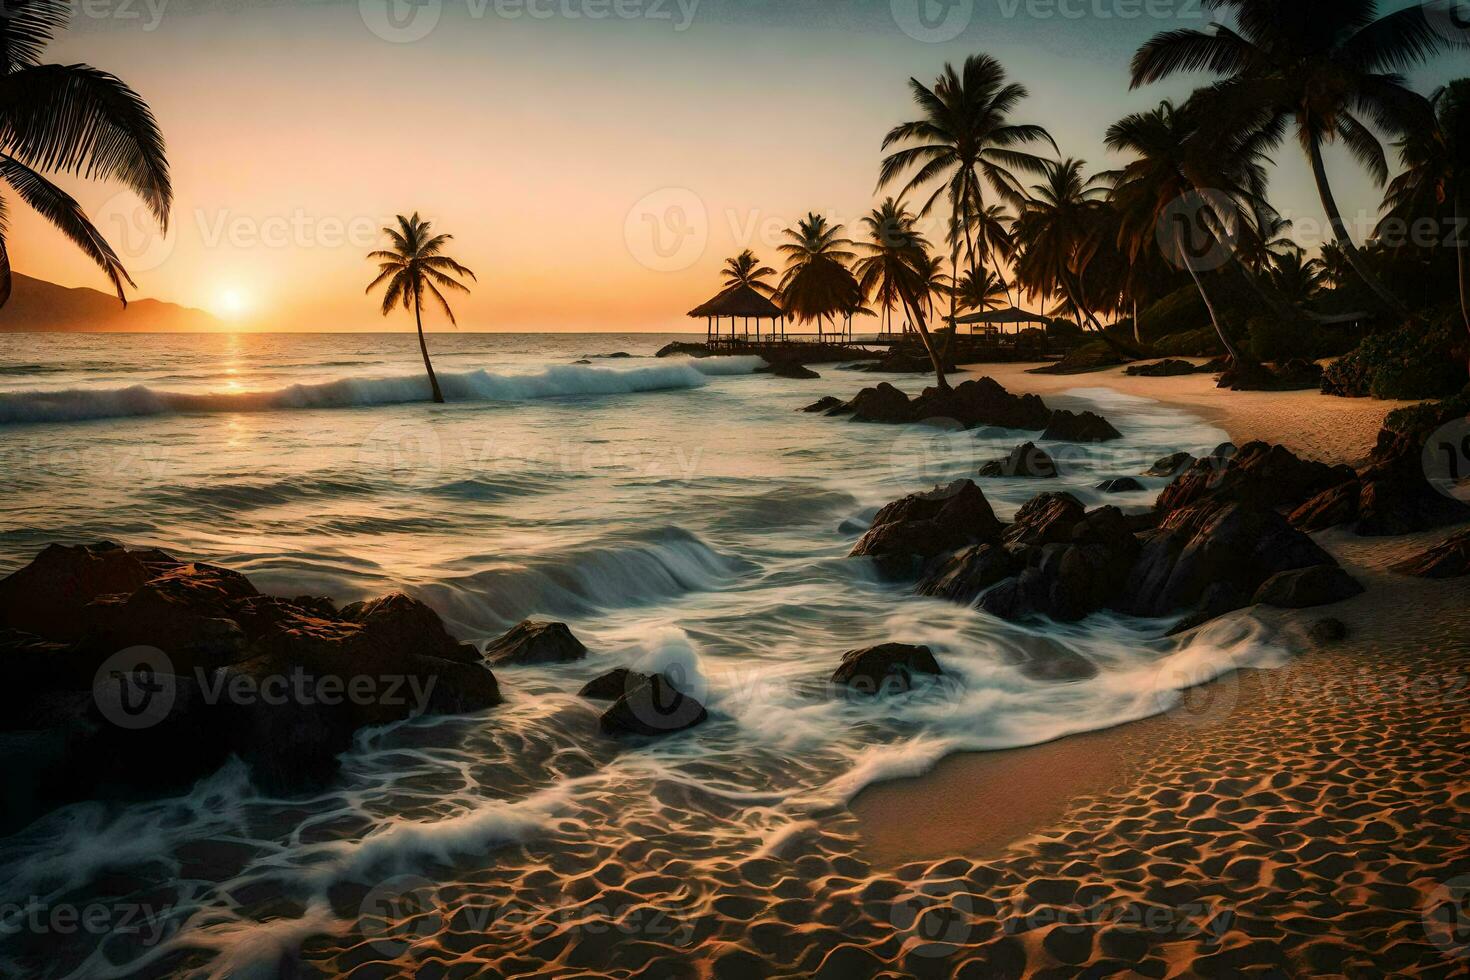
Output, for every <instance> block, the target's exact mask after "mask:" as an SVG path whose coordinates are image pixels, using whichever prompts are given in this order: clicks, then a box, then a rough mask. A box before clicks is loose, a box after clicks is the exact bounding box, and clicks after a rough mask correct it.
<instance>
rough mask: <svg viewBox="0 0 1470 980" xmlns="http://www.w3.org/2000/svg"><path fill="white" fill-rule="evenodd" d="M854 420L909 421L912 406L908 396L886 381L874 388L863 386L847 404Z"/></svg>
mask: <svg viewBox="0 0 1470 980" xmlns="http://www.w3.org/2000/svg"><path fill="white" fill-rule="evenodd" d="M847 410H848V411H849V412H851V413H852V418H853V421H855V422H887V423H895V422H909V421H912V420H913V417H914V413H913V407H912V406H911V405H910V404H909V396H908V395H905V394H904V393H903V392H901V391H899V390H898V389H897V388H895V387H893V385H891V384H888V383H887V382H886V381H885V382H884V383H883V384H880V385H879V386H878V387H876V388H864V389H863V390H862V391H860V392H858V393H857V396H856V397H854V398H853V400H852V401H851V402H848V404H847Z"/></svg>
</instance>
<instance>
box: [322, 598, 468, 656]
mask: <svg viewBox="0 0 1470 980" xmlns="http://www.w3.org/2000/svg"><path fill="white" fill-rule="evenodd" d="M295 604H296V605H298V606H300V605H301V603H300V602H297V603H295ZM307 612H308V613H309V614H310V615H315V616H317V617H319V618H322V619H331V618H333V617H331V616H330V615H324V613H325V612H326V610H325V609H323V608H322V607H321V606H319V605H318V606H317V607H316V608H314V609H308V610H307ZM335 618H337V619H341V620H345V621H346V622H349V623H359V624H361V625H362V626H363V628H364V629H363V632H364V634H366V635H368V636H371V637H372V638H373V640H374V642H376V643H378V644H381V645H382V646H384V647H393V646H397V647H402V648H404V649H412V650H414V651H415V652H416V653H420V654H423V655H424V656H428V657H441V658H443V659H445V660H454V661H458V662H459V663H465V664H475V665H478V664H480V662H481V656H480V652H479V651H478V650H476V649H475V648H474V647H473V646H471V645H470V644H468V643H461V642H459V641H458V640H456V639H455V638H454V637H452V636H450V635H449V631H448V630H446V629H445V628H444V621H443V620H442V619H440V618H439V614H438V613H436V612H435V611H434V610H432V609H430V608H429V607H428V606H427V605H425V604H424V603H423V602H420V601H419V600H418V599H415V598H413V597H412V596H408V595H405V594H404V593H402V592H393V593H390V594H389V595H385V596H383V597H381V598H378V599H370V600H368V601H367V602H354V603H352V604H351V605H347V606H343V607H342V611H341V613H340V614H338V615H337V616H336V617H335Z"/></svg>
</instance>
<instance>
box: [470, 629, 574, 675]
mask: <svg viewBox="0 0 1470 980" xmlns="http://www.w3.org/2000/svg"><path fill="white" fill-rule="evenodd" d="M586 657H587V648H586V647H585V646H583V645H582V641H580V640H578V639H577V638H576V637H575V636H573V635H572V631H571V628H570V627H568V626H567V624H566V623H541V622H536V621H534V620H529V619H528V620H526V621H525V622H524V623H521V624H520V625H518V626H516V627H515V628H514V629H512V630H511V631H510V632H509V633H506V634H505V635H504V636H502V637H501V638H500V639H498V640H496V641H495V642H494V643H491V644H490V645H489V646H488V647H486V648H485V660H486V661H487V662H489V663H490V664H491V665H493V666H496V667H528V666H536V665H541V666H544V665H547V664H570V663H575V662H576V661H578V660H585V659H586Z"/></svg>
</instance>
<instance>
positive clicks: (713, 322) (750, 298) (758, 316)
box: [689, 284, 786, 340]
mask: <svg viewBox="0 0 1470 980" xmlns="http://www.w3.org/2000/svg"><path fill="white" fill-rule="evenodd" d="M689 316H690V317H691V318H693V319H696V320H698V319H704V320H705V321H706V327H705V336H706V338H707V339H711V340H712V339H714V338H715V337H716V336H717V335H718V334H719V332H720V327H719V323H720V321H721V320H722V319H724V318H725V317H729V318H730V337H731V338H732V339H733V338H734V337H735V325H736V324H737V323H739V322H740V321H744V322H745V331H744V332H745V336H747V337H749V336H750V321H751V320H754V321H755V335H756V337H757V338H759V337H760V335H761V329H760V322H761V321H762V320H770V321H771V333H773V334H774V333H775V332H776V324H777V323H778V322H780V323H781V325H782V332H784V328H785V323H784V321H785V318H786V314H785V313H784V312H783V311H782V309H781V307H779V306H777V305H776V304H775V303H774V302H773V301H772V300H771V299H770V298H769V297H767V296H763V295H761V293H760V291H759V290H757V289H756V288H755V287H753V286H747V285H743V284H742V285H735V286H731V287H730V288H729V289H727V290H725V291H724V292H722V293H720V295H718V296H716V297H715V298H714V299H712V300H710V301H709V302H707V303H704V304H703V305H700V306H696V307H695V308H694V309H692V310H690V311H689Z"/></svg>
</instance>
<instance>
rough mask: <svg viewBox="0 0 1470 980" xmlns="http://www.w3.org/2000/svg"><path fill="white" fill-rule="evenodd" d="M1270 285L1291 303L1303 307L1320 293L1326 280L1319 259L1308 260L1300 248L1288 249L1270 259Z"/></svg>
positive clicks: (1324, 269) (1323, 268) (1325, 274)
mask: <svg viewBox="0 0 1470 980" xmlns="http://www.w3.org/2000/svg"><path fill="white" fill-rule="evenodd" d="M1270 276H1271V284H1272V285H1274V286H1275V287H1276V289H1277V290H1279V291H1280V293H1281V294H1282V295H1283V296H1285V297H1286V298H1287V299H1289V300H1291V301H1292V302H1293V303H1297V304H1299V305H1305V304H1306V303H1307V302H1308V301H1309V300H1311V299H1312V297H1314V296H1316V295H1317V294H1318V293H1319V292H1321V291H1322V283H1323V281H1324V280H1326V278H1327V272H1326V267H1325V266H1324V265H1323V264H1322V261H1321V260H1320V259H1309V258H1307V253H1306V252H1304V251H1303V250H1302V249H1300V248H1296V249H1288V250H1286V251H1283V252H1280V253H1278V254H1276V255H1275V256H1274V257H1273V258H1272V259H1271V269H1270Z"/></svg>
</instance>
